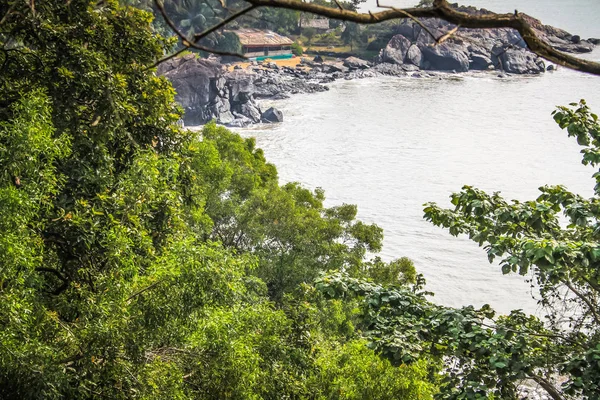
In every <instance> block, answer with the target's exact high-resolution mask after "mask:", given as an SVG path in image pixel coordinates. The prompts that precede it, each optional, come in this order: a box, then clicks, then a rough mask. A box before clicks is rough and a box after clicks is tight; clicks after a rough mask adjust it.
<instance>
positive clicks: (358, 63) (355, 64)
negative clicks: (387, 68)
mask: <svg viewBox="0 0 600 400" xmlns="http://www.w3.org/2000/svg"><path fill="white" fill-rule="evenodd" d="M344 67H346V68H349V69H350V70H356V69H367V68H369V62H368V61H365V60H361V59H360V58H358V57H348V58H346V59H345V60H344Z"/></svg>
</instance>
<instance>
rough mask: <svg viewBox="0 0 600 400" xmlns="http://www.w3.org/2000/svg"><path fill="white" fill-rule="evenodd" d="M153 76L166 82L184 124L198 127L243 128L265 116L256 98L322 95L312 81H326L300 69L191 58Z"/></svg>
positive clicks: (172, 63)
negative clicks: (246, 66) (230, 65)
mask: <svg viewBox="0 0 600 400" xmlns="http://www.w3.org/2000/svg"><path fill="white" fill-rule="evenodd" d="M158 73H159V74H161V75H164V76H165V77H166V78H167V79H169V80H170V81H171V83H172V84H173V87H174V88H175V91H176V93H177V94H176V96H175V99H176V101H177V102H178V103H179V104H180V105H181V106H182V107H183V109H184V112H185V113H184V118H183V121H184V123H185V125H201V124H204V123H206V122H209V121H211V120H213V119H214V120H216V121H217V122H218V123H220V124H223V125H229V126H238V127H239V126H246V125H248V124H251V123H257V122H261V121H264V120H266V119H268V120H269V121H270V122H278V121H277V120H281V119H282V118H283V117H282V115H281V113H280V112H279V111H277V113H279V114H277V113H275V114H276V115H279V117H277V118H275V117H271V115H272V114H273V113H270V114H269V116H268V117H267V118H265V117H264V116H263V115H264V112H263V110H261V108H260V105H259V104H258V102H257V100H258V99H281V98H286V97H289V95H290V94H295V93H313V92H322V91H325V90H328V89H329V88H328V87H326V86H323V85H322V84H319V83H317V82H315V80H326V78H327V75H326V74H325V73H322V74H320V75H319V74H315V73H313V74H312V75H310V76H308V73H307V72H306V71H305V70H304V69H291V68H281V69H280V68H279V67H278V66H277V65H274V66H269V65H267V68H264V67H259V66H258V65H256V66H255V68H250V69H234V70H233V71H228V69H227V68H226V66H224V65H222V64H220V63H219V62H217V61H212V60H209V59H198V58H196V57H195V56H194V55H187V56H185V57H181V58H174V59H171V60H168V61H166V62H164V63H163V64H161V65H160V66H159V68H158Z"/></svg>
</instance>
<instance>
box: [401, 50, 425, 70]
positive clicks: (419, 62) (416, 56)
mask: <svg viewBox="0 0 600 400" xmlns="http://www.w3.org/2000/svg"><path fill="white" fill-rule="evenodd" d="M423 61H424V60H423V53H422V52H421V49H419V47H418V46H416V45H412V46H410V47H409V48H408V51H407V52H406V57H405V59H404V62H406V63H410V64H412V65H414V66H416V67H419V68H423Z"/></svg>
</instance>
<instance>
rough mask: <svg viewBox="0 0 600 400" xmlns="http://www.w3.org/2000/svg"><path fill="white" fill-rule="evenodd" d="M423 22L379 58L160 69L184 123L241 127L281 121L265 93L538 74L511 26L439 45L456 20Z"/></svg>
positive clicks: (558, 41) (542, 31) (571, 41)
mask: <svg viewBox="0 0 600 400" xmlns="http://www.w3.org/2000/svg"><path fill="white" fill-rule="evenodd" d="M456 7H457V8H458V9H459V10H460V11H463V12H468V13H480V14H482V13H483V14H485V13H489V11H486V10H479V9H476V8H474V7H458V6H456ZM527 18H529V20H530V21H529V22H530V25H531V26H532V27H534V29H536V31H537V32H538V34H539V35H540V37H541V38H543V40H546V41H547V42H548V43H550V44H552V45H553V46H554V47H556V48H558V49H560V50H562V51H565V52H571V53H583V52H589V51H592V50H593V48H594V45H595V44H598V42H599V40H597V39H588V40H582V39H581V38H580V37H578V36H575V35H571V34H570V33H568V32H566V31H563V30H561V29H557V28H554V27H551V26H547V25H543V24H542V23H541V22H540V21H538V20H535V19H533V18H530V17H527ZM422 23H423V25H424V26H425V27H426V28H427V29H425V28H423V27H422V26H420V25H419V24H416V23H414V22H413V21H411V20H406V21H404V22H403V23H401V24H400V25H398V26H397V28H396V32H395V35H394V36H393V37H392V38H391V40H390V41H389V42H388V43H387V45H386V47H385V48H384V49H382V50H381V52H380V54H379V56H378V57H377V58H376V60H375V62H373V63H371V62H368V61H365V60H361V59H359V58H356V57H348V58H346V59H344V60H340V59H338V60H335V61H324V60H323V59H322V58H321V57H320V56H317V57H315V58H314V59H312V60H311V59H307V58H302V59H300V60H299V63H298V64H297V65H296V67H295V68H291V67H279V66H278V65H277V64H275V63H257V62H252V63H251V64H250V65H249V66H248V67H247V68H245V69H244V68H241V67H240V66H239V65H235V66H231V65H223V64H221V63H220V62H219V60H218V59H211V58H209V59H198V58H196V56H194V55H187V56H185V57H181V58H175V59H171V60H169V61H167V62H165V63H163V64H161V65H160V66H159V68H158V72H159V74H161V75H164V76H165V77H167V78H168V79H169V80H170V81H171V82H172V84H173V87H174V88H175V91H176V92H177V95H176V100H177V101H178V102H179V103H180V104H181V106H182V107H183V108H184V111H185V114H184V121H183V122H184V124H185V125H201V124H204V123H206V122H208V121H211V120H216V121H217V123H220V124H223V125H227V126H233V127H243V126H246V125H249V124H253V123H258V122H263V123H272V122H282V121H283V114H282V113H281V111H279V110H277V109H275V108H269V109H268V110H263V109H262V108H261V103H260V100H262V99H282V98H287V97H289V96H290V95H291V94H295V93H314V92H322V91H326V90H329V88H328V87H327V86H326V84H327V83H330V82H332V81H335V80H337V79H354V78H365V77H374V76H381V75H392V76H411V77H416V78H419V77H425V76H432V75H434V74H435V72H432V71H451V72H453V73H456V72H466V71H472V70H479V71H481V70H496V71H498V72H499V73H500V74H501V75H502V76H504V74H540V73H542V72H544V71H546V70H547V69H553V68H554V66H552V65H550V66H548V67H546V65H545V63H544V61H543V60H542V59H541V58H539V57H538V56H537V55H535V54H533V53H532V52H530V51H529V50H528V49H527V48H526V45H525V42H524V41H523V39H522V38H521V36H520V35H519V33H518V32H517V31H515V30H513V29H508V28H506V29H504V28H502V29H486V30H484V29H462V28H461V29H458V31H457V32H456V33H455V34H454V35H453V36H451V37H450V38H449V39H448V40H446V41H444V42H443V43H441V44H435V40H434V39H433V37H432V35H433V36H435V37H441V36H442V35H444V34H446V33H448V32H450V31H451V30H452V29H454V26H453V25H451V24H449V23H447V22H446V21H443V20H438V19H433V18H432V19H424V20H422Z"/></svg>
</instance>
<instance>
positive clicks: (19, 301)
mask: <svg viewBox="0 0 600 400" xmlns="http://www.w3.org/2000/svg"><path fill="white" fill-rule="evenodd" d="M7 7H8V5H7V4H1V5H0V12H1V13H2V15H4V16H5V17H4V19H3V22H2V24H3V30H4V31H6V32H12V33H11V34H5V36H2V38H1V40H3V48H5V49H8V48H9V47H10V50H9V51H3V52H1V53H0V57H1V58H2V59H1V60H0V61H1V64H0V82H1V83H2V86H3V88H4V89H5V91H4V95H5V96H4V97H3V99H2V101H1V102H0V211H1V212H2V215H3V218H2V219H0V228H1V229H0V397H1V398H3V399H38V398H44V399H62V398H69V399H88V398H110V399H130V398H139V399H188V398H190V399H240V398H244V399H245V398H248V399H265V398H314V397H315V396H318V395H320V394H322V393H329V392H330V391H331V390H334V389H332V386H331V385H332V382H330V380H334V379H338V378H336V377H341V376H342V375H343V373H345V371H361V374H362V375H361V376H362V377H363V378H362V379H363V381H364V384H365V385H367V386H368V387H371V388H374V389H373V390H375V389H377V388H379V387H382V388H387V389H385V390H388V391H390V392H393V393H400V392H399V390H401V389H402V390H404V392H402V393H410V394H411V396H413V397H415V398H417V397H419V396H420V394H419V393H423V394H427V393H430V391H431V390H432V389H431V387H432V386H431V384H430V383H429V381H428V379H427V378H426V377H424V376H423V375H422V373H421V370H420V369H419V368H407V369H406V370H402V371H399V373H396V372H398V370H396V369H395V368H394V367H392V366H391V365H389V364H386V363H385V362H383V361H381V360H379V359H377V358H375V356H374V353H373V352H372V351H370V350H367V349H366V348H365V347H364V343H362V342H356V343H354V344H353V345H352V346H351V347H346V346H345V345H344V343H345V342H346V341H348V340H350V339H351V338H352V336H353V335H354V333H355V331H354V325H353V321H354V318H355V314H356V313H355V308H356V304H355V303H352V302H350V303H344V302H337V301H331V302H328V301H325V300H324V299H323V298H322V296H320V295H319V294H318V293H316V292H314V291H312V292H310V290H309V289H308V288H307V286H302V285H301V284H303V283H308V282H310V281H311V280H312V279H313V278H314V277H315V276H317V274H319V273H320V272H322V271H325V270H327V269H332V268H341V269H348V270H355V271H361V270H362V269H364V268H363V266H362V265H363V264H364V263H365V261H364V258H365V255H366V254H367V252H369V251H377V250H378V249H379V248H380V247H381V240H382V233H381V229H380V228H378V227H377V226H375V225H367V224H363V223H362V222H359V221H356V220H355V217H356V207H355V206H350V205H342V206H338V207H331V208H326V207H324V206H323V201H324V195H323V192H322V191H321V190H317V191H315V192H311V191H309V190H306V189H303V188H302V187H300V186H299V185H297V184H288V185H285V186H279V184H278V182H277V171H276V170H275V167H274V166H272V165H270V164H268V163H267V162H266V160H265V158H264V155H263V153H262V151H260V150H259V149H256V148H255V144H254V141H253V140H251V139H246V140H244V139H242V138H240V137H239V136H238V135H235V134H233V133H231V132H229V131H227V130H226V129H224V128H219V127H217V126H216V125H214V124H210V125H207V126H206V127H205V128H204V130H203V131H202V133H201V137H199V134H198V133H197V132H188V131H184V130H182V129H180V128H179V127H178V126H177V124H176V121H177V120H178V118H179V112H178V111H179V110H178V108H177V106H176V105H175V103H174V102H173V95H174V92H173V89H172V88H171V86H170V85H169V84H168V82H167V81H166V80H164V79H163V78H159V77H157V76H156V75H155V72H154V70H153V69H152V66H153V64H154V63H155V61H156V60H157V59H159V58H160V57H162V56H163V54H164V52H166V51H168V50H169V49H170V47H171V44H172V41H169V40H165V39H163V38H162V37H160V36H159V35H157V33H156V31H155V30H153V29H152V28H151V26H150V23H151V16H150V14H149V13H147V12H143V11H140V10H138V9H135V8H133V7H129V6H127V7H122V6H119V5H118V4H117V3H115V2H112V1H108V2H102V3H96V2H92V1H88V0H73V1H71V2H60V1H49V2H42V3H36V4H35V9H34V8H33V7H31V6H30V5H29V4H27V3H14V4H11V5H10V7H11V11H10V12H9V10H8V9H7ZM9 44H10V46H9ZM302 287H304V290H299V288H302ZM306 291H308V292H309V294H306V293H305V292H306ZM272 300H276V301H277V303H274V302H273V301H272ZM338 350H339V351H340V352H341V355H340V356H339V357H338V358H340V359H341V358H344V361H343V364H342V365H340V366H339V367H337V366H336V365H330V364H328V363H327V362H326V361H327V360H328V359H329V358H331V357H334V356H335V357H337V352H338ZM363 353H364V354H365V355H366V357H369V360H371V362H372V363H376V364H377V370H376V371H378V373H377V374H374V373H372V372H371V371H370V370H368V369H365V368H366V367H367V364H365V363H364V361H363V358H362V355H361V354H363ZM344 354H348V356H349V358H347V359H346V358H345V357H346V356H344ZM319 357H320V358H319ZM369 365H370V364H369ZM344 386H346V387H348V388H350V387H351V383H350V382H346V383H344ZM336 390H337V389H336ZM352 390H358V388H354V389H352ZM382 393H383V392H382Z"/></svg>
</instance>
